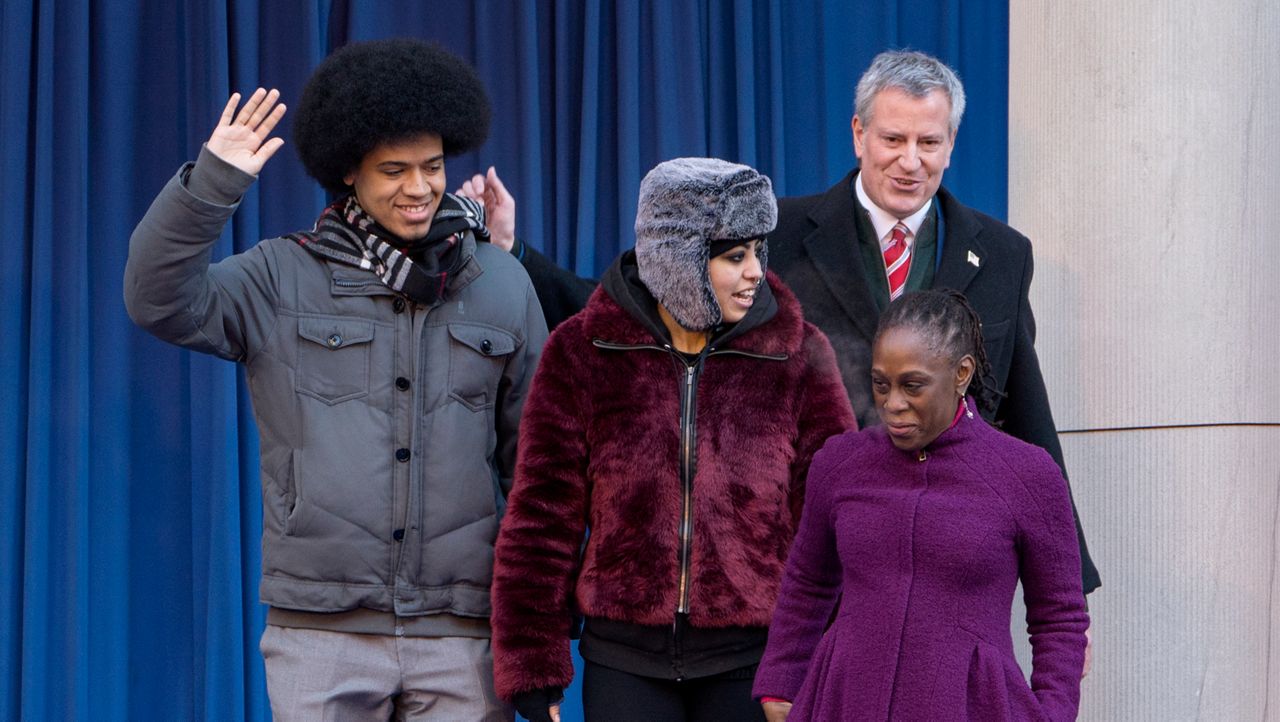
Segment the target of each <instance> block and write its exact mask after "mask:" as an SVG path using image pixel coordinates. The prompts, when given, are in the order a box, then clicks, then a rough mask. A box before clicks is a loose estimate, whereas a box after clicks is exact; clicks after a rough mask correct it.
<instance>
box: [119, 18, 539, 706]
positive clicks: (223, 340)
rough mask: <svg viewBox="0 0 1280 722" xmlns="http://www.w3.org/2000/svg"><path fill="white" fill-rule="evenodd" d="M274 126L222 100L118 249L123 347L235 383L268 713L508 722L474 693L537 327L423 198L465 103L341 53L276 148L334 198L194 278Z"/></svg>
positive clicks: (435, 71)
mask: <svg viewBox="0 0 1280 722" xmlns="http://www.w3.org/2000/svg"><path fill="white" fill-rule="evenodd" d="M238 106H239V107H238ZM237 108H238V109H237ZM284 113H285V107H284V105H283V104H280V103H279V93H278V92H277V91H275V90H272V91H270V92H267V91H265V90H263V89H261V88H259V89H258V90H257V91H256V92H254V93H253V94H252V95H251V96H250V97H249V99H248V100H247V101H246V102H245V103H244V104H243V106H240V98H239V95H238V94H237V95H232V96H231V99H230V100H229V101H228V103H227V106H226V108H225V110H224V111H223V113H222V117H221V119H220V120H219V122H218V124H217V127H216V128H215V129H214V131H213V134H212V135H211V136H210V137H209V140H208V141H207V142H206V143H205V145H204V147H203V148H202V149H201V151H200V154H199V157H198V159H197V160H196V161H195V162H194V163H187V164H186V165H184V166H183V167H182V168H181V169H180V170H179V171H178V173H177V175H176V176H175V177H174V178H173V179H172V180H170V181H169V183H168V185H166V186H165V188H164V190H162V191H161V192H160V195H159V196H158V197H157V198H156V200H155V201H154V202H153V203H152V205H151V208H150V210H149V211H148V212H147V214H146V216H145V217H144V218H143V219H142V221H141V222H140V223H139V224H138V227H137V229H136V230H135V231H134V233H133V237H132V239H131V241H130V245H129V260H128V264H127V267H126V269H125V284H124V285H125V301H126V305H127V306H128V310H129V314H130V316H131V317H132V318H133V319H134V321H135V322H137V323H138V324H139V325H141V326H142V327H143V328H145V329H147V330H148V331H150V332H151V333H153V334H155V335H156V336H157V337H159V338H161V339H163V340H165V341H169V342H170V343H175V344H178V345H180V346H183V347H186V348H189V349H193V350H197V351H202V352H205V353H211V354H214V355H216V356H219V357H222V358H225V359H229V360H234V361H239V362H241V363H243V364H245V367H246V370H247V377H248V382H249V388H250V391H251V393H252V398H253V407H254V413H255V416H256V418H257V422H258V430H259V434H260V439H261V459H262V465H261V473H262V500H263V534H262V580H261V587H260V595H261V599H262V601H263V602H265V603H266V604H267V605H269V607H270V608H269V610H268V614H267V629H266V632H265V633H264V634H263V637H262V641H261V650H262V654H263V657H264V660H265V662H266V672H267V689H268V694H269V696H270V698H271V707H272V712H273V714H274V716H275V719H276V720H312V719H384V720H385V719H391V718H392V717H393V716H394V718H396V719H422V718H426V717H430V718H433V719H468V720H480V719H483V720H505V719H511V717H512V712H511V711H510V709H509V708H508V707H507V706H506V705H504V704H503V703H502V702H501V701H500V700H499V699H498V698H497V697H496V696H495V695H494V690H493V676H492V657H491V653H490V649H489V623H488V617H489V584H490V578H491V575H492V560H493V542H494V538H495V536H496V534H497V530H498V519H499V517H500V516H501V510H502V508H503V507H504V505H505V498H506V493H507V491H508V490H509V488H510V485H511V476H512V470H513V467H514V464H515V448H516V426H517V421H518V420H519V418H520V411H521V408H522V406H523V402H524V398H525V394H526V391H527V390H528V386H529V382H530V379H531V378H532V375H533V371H534V367H535V365H536V364H537V360H538V356H539V353H540V352H541V349H542V344H543V342H544V340H545V339H546V334H547V331H546V325H545V323H544V321H543V317H542V312H541V310H540V308H539V305H538V301H537V297H536V296H535V295H534V292H533V288H532V286H531V284H530V282H529V278H528V275H527V274H526V273H525V271H524V270H523V269H522V268H521V266H520V264H519V262H518V261H516V260H515V259H514V258H512V257H511V256H510V255H509V254H507V253H505V252H503V251H502V250H500V249H499V248H497V247H495V246H493V245H491V244H489V243H478V242H477V241H478V240H484V239H485V238H487V237H488V234H489V230H488V229H487V228H486V226H485V223H484V221H485V216H484V210H483V208H482V207H481V206H480V205H478V204H477V203H475V202H473V201H470V200H467V199H462V198H458V197H456V196H454V195H451V194H448V193H446V192H445V190H444V188H445V170H444V167H445V157H446V156H448V155H452V154H456V153H460V152H464V151H467V150H470V149H472V148H475V147H477V146H479V145H480V144H481V143H482V142H483V141H484V139H485V136H486V135H487V133H488V126H489V104H488V101H487V99H486V97H485V94H484V90H483V88H482V86H481V84H480V82H479V79H478V78H477V77H476V74H475V72H474V71H473V70H472V69H471V68H470V67H469V66H467V65H466V64H465V63H464V62H463V61H461V60H460V59H458V58H456V57H454V56H453V55H450V54H449V53H447V52H445V51H443V50H441V49H439V48H436V47H433V46H428V45H426V44H423V43H420V42H417V41H410V40H389V41H375V42H370V43H361V44H354V45H350V46H347V47H345V48H343V49H341V50H338V51H337V52H335V53H334V54H333V55H331V56H330V57H329V58H328V59H326V60H325V61H324V62H323V63H322V64H321V65H320V66H319V68H317V69H316V71H315V73H314V74H313V75H312V77H311V79H310V80H309V81H308V83H307V86H306V88H305V90H304V91H303V94H302V99H301V102H300V104H299V108H298V110H297V112H296V115H297V121H296V124H295V127H294V142H295V144H296V146H297V149H298V153H299V155H300V156H301V158H302V161H303V163H304V165H305V166H306V168H307V171H308V173H310V174H311V175H312V176H313V177H314V178H315V179H316V180H317V181H319V182H320V184H321V185H323V186H324V187H325V188H326V189H327V190H329V191H330V192H332V193H333V194H334V195H335V196H336V197H337V201H336V202H334V203H333V204H332V205H330V206H329V207H328V208H326V209H325V210H324V212H323V213H322V214H321V215H320V218H319V220H318V221H317V222H316V225H315V227H314V228H313V229H312V230H309V231H303V232H298V233H294V234H291V235H289V236H286V237H283V238H272V239H268V240H264V241H262V242H260V243H258V244H257V245H256V246H254V247H253V248H251V249H249V250H248V251H245V252H243V253H239V254H235V255H232V256H230V257H228V258H225V259H223V260H221V261H218V262H217V263H210V260H211V259H210V254H211V249H212V246H213V243H214V241H215V240H216V239H217V238H218V236H219V235H220V234H221V232H222V229H223V226H224V225H226V223H227V221H228V220H229V219H230V218H231V216H232V214H233V213H234V212H235V210H236V207H237V204H238V202H239V199H240V198H241V196H242V195H243V194H244V193H245V191H247V190H248V189H249V187H250V186H251V185H252V184H253V181H254V180H255V178H256V177H257V174H258V173H259V171H260V170H261V169H262V167H263V165H264V164H265V163H266V162H267V160H268V159H270V158H271V156H272V155H273V154H274V153H275V152H276V151H277V150H279V148H280V147H281V145H283V142H284V141H283V140H282V139H280V138H272V137H271V133H272V131H273V129H274V128H275V126H276V124H277V123H278V122H279V120H280V119H281V117H283V115H284ZM500 215H501V214H500ZM512 223H513V219H512V218H510V217H508V218H507V220H506V221H501V220H500V222H499V223H498V224H496V225H498V226H502V228H501V230H497V229H495V232H501V233H512V232H513V228H512V227H511V224H512Z"/></svg>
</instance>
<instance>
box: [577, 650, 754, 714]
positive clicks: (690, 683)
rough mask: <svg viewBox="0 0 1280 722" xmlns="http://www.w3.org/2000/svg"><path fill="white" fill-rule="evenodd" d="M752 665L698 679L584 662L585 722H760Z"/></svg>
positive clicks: (583, 704) (583, 703)
mask: <svg viewBox="0 0 1280 722" xmlns="http://www.w3.org/2000/svg"><path fill="white" fill-rule="evenodd" d="M754 678H755V666H754V665H753V666H751V667H748V668H744V669H741V670H733V671H731V672H725V673H724V674H717V675H712V676H710V677H700V678H698V679H685V680H679V681H677V680H674V679H657V678H654V677H640V676H637V675H634V674H628V673H627V672H619V671H618V670H616V669H611V668H609V667H603V666H601V665H598V664H594V663H592V662H590V661H584V667H583V672H582V709H583V712H584V713H585V715H586V718H587V720H588V722H592V721H594V720H598V721H599V722H632V721H633V720H634V722H740V721H741V722H756V721H758V722H763V721H764V710H763V709H762V708H761V707H760V703H759V702H756V701H755V700H754V699H751V684H752V681H753V680H754Z"/></svg>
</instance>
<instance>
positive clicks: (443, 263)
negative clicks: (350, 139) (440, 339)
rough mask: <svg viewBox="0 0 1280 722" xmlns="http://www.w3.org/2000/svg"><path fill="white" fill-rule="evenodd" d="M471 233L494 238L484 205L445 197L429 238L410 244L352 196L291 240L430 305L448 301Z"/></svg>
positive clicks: (343, 199) (442, 199) (459, 197)
mask: <svg viewBox="0 0 1280 722" xmlns="http://www.w3.org/2000/svg"><path fill="white" fill-rule="evenodd" d="M468 231H470V232H472V233H474V234H475V236H476V237H477V240H484V241H487V240H489V230H488V229H487V228H485V225H484V206H482V205H481V204H480V203H478V202H476V201H473V200H471V199H470V198H463V197H461V196H456V195H453V194H452V193H446V194H444V196H443V197H442V198H441V199H440V207H439V208H438V209H436V214H435V217H434V218H433V219H432V221H431V229H430V230H429V231H428V232H427V235H426V237H424V238H422V239H420V240H417V241H413V242H409V243H406V242H404V241H401V240H400V239H399V238H396V237H394V236H392V235H391V234H390V233H387V232H386V231H384V230H383V229H382V228H381V227H380V226H379V225H378V224H377V222H376V221H374V220H373V217H372V216H370V215H369V214H368V213H367V212H365V210H364V208H362V207H361V206H360V202H359V201H357V200H356V196H355V194H354V193H353V194H351V195H348V196H346V197H345V198H341V199H339V200H337V201H335V202H334V203H333V205H330V206H329V207H328V208H326V209H324V212H323V213H321V214H320V218H319V219H317V220H316V224H315V227H314V228H312V229H311V230H310V231H303V232H299V233H292V234H289V235H288V236H286V238H288V239H290V240H292V241H294V242H296V243H298V244H299V245H301V246H302V247H303V248H305V249H306V250H307V251H309V252H310V253H312V254H314V255H316V256H319V257H321V258H326V259H328V260H330V261H333V262H335V263H341V264H343V265H346V266H353V267H355V268H361V269H364V270H366V271H370V272H371V273H373V274H374V275H375V276H377V277H378V279H379V280H380V281H382V283H383V284H384V285H386V287H387V288H390V289H391V290H392V291H395V292H396V293H399V294H402V295H404V296H406V297H408V298H409V299H410V300H412V301H414V302H416V303H419V304H422V305H431V304H433V303H435V302H436V301H437V300H440V299H442V298H443V297H444V292H445V288H446V285H447V283H448V281H449V276H450V275H452V274H453V273H455V272H456V271H457V270H458V268H460V267H461V265H462V262H463V261H464V260H465V259H463V258H462V253H461V250H462V243H461V241H462V236H463V234H465V233H466V232H468Z"/></svg>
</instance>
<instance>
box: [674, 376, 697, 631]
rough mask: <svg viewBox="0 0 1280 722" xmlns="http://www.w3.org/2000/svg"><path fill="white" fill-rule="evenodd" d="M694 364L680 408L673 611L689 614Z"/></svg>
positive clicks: (685, 378) (691, 541)
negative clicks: (677, 554) (676, 598)
mask: <svg viewBox="0 0 1280 722" xmlns="http://www.w3.org/2000/svg"><path fill="white" fill-rule="evenodd" d="M696 372H697V365H696V363H695V365H692V366H689V365H687V362H686V368H685V376H684V403H683V404H681V405H680V406H681V408H680V482H681V486H682V489H681V503H680V586H679V601H678V602H677V606H676V612H677V613H679V614H688V613H689V557H690V556H691V554H690V551H691V548H692V546H693V473H694V457H693V452H694V441H695V439H694V432H695V427H694V422H695V420H696V419H695V414H694V399H695V396H696V394H695V393H694V392H695V388H696V387H695V380H696V379H695V376H696Z"/></svg>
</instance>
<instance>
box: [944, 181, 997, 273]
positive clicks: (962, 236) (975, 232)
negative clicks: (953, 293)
mask: <svg viewBox="0 0 1280 722" xmlns="http://www.w3.org/2000/svg"><path fill="white" fill-rule="evenodd" d="M936 198H937V200H938V202H939V204H940V206H941V207H940V208H939V209H938V210H939V212H940V214H941V216H942V218H941V221H942V224H940V227H942V226H945V229H946V230H945V238H944V237H943V235H942V234H939V238H938V242H939V243H942V244H943V245H942V262H941V263H940V264H939V265H938V270H937V273H935V274H934V277H933V288H954V289H955V290H957V291H960V292H962V293H963V292H964V291H965V289H967V288H968V286H969V283H970V282H972V281H973V278H974V276H977V275H978V271H980V270H982V266H983V265H984V264H985V263H986V259H987V251H986V248H985V247H984V246H983V245H982V242H981V240H980V238H979V235H980V234H981V232H982V226H980V225H979V224H978V221H977V219H976V218H974V217H973V214H972V211H970V210H969V209H968V208H965V207H964V206H962V205H961V204H960V203H959V202H958V201H956V199H955V197H954V196H952V195H951V194H950V193H948V192H947V191H946V189H944V188H939V189H938V194H937V196H936Z"/></svg>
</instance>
